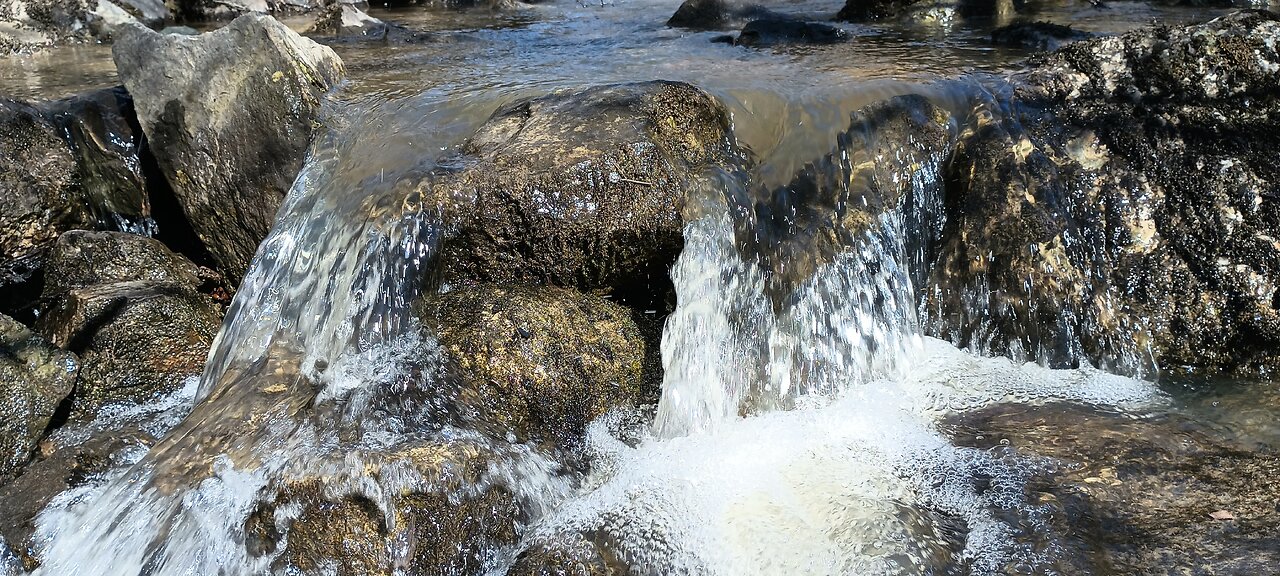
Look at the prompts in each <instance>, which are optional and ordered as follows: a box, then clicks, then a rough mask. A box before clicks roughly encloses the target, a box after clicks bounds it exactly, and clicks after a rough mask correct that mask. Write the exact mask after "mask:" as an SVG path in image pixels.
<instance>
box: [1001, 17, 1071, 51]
mask: <svg viewBox="0 0 1280 576" xmlns="http://www.w3.org/2000/svg"><path fill="white" fill-rule="evenodd" d="M1093 36H1094V35H1093V34H1091V33H1089V32H1084V31H1081V30H1075V29H1072V28H1071V27H1070V26H1063V25H1061V24H1054V23H1052V22H1016V23H1014V24H1009V25H1006V26H1001V27H999V28H996V29H995V30H992V31H991V42H992V43H993V44H998V45H1001V46H1013V47H1015V48H1029V49H1032V50H1057V49H1058V48H1061V47H1063V46H1065V45H1067V44H1070V43H1072V42H1076V41H1079V40H1087V39H1089V38H1092V37H1093Z"/></svg>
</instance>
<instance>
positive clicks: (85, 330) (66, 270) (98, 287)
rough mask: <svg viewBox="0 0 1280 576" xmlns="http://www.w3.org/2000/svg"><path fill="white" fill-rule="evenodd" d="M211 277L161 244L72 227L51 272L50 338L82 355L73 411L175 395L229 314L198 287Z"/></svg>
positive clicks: (87, 414) (54, 254)
mask: <svg viewBox="0 0 1280 576" xmlns="http://www.w3.org/2000/svg"><path fill="white" fill-rule="evenodd" d="M208 277H209V273H208V271H205V270H201V269H200V268H198V267H197V266H195V265H194V264H192V263H191V262H190V261H188V260H186V259H184V258H182V257H181V256H179V255H177V254H174V253H173V252H171V251H169V250H168V249H167V248H165V247H164V245H163V244H160V243H159V242H158V241H156V240H152V239H150V238H144V237H141V236H134V235H130V234H124V233H119V232H68V233H66V234H63V236H62V237H61V238H59V239H58V243H57V245H56V247H55V248H54V249H53V250H52V251H51V256H50V259H49V263H48V265H47V270H46V283H45V295H44V297H45V299H46V300H47V301H48V302H49V303H50V309H49V311H48V313H47V314H45V315H44V317H42V318H41V319H40V322H39V328H40V331H41V333H42V334H44V335H45V336H46V337H47V338H49V339H50V340H51V341H53V342H54V343H55V344H57V345H58V346H60V347H62V348H65V349H69V350H72V351H75V352H76V353H77V354H79V355H80V356H81V357H82V358H83V359H84V368H83V369H82V370H81V371H80V375H79V379H78V381H77V390H76V395H75V401H74V409H73V415H75V416H76V417H77V418H84V419H90V418H91V416H92V414H93V412H94V411H96V410H97V408H99V407H100V406H102V405H103V404H106V403H112V402H120V401H132V402H140V401H145V400H147V399H149V398H152V397H154V396H155V395H156V394H161V393H169V392H173V391H174V390H176V389H177V388H179V387H180V386H181V385H182V382H183V381H184V380H185V379H186V378H187V377H190V376H192V375H196V374H199V373H200V371H201V369H202V368H203V366H204V361H205V358H206V356H207V355H208V353H209V348H210V346H211V345H212V343H213V338H214V336H215V335H216V334H217V331H218V326H219V325H220V324H221V319H222V311H221V310H220V308H219V307H218V305H217V304H215V303H214V301H213V300H211V299H210V297H209V296H208V295H206V294H202V293H200V292H198V291H197V288H198V287H199V286H200V285H201V284H202V283H203V282H204V281H205V279H206V278H208Z"/></svg>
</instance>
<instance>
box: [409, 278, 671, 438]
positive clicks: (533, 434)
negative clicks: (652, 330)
mask: <svg viewBox="0 0 1280 576" xmlns="http://www.w3.org/2000/svg"><path fill="white" fill-rule="evenodd" d="M417 311H418V315H419V317H421V318H422V321H423V324H424V326H425V327H426V328H427V329H428V330H430V331H432V332H434V334H435V335H436V337H437V338H438V339H439V342H440V344H441V346H442V347H443V348H444V350H445V352H446V354H447V355H448V357H449V359H450V360H451V361H452V362H454V363H456V366H457V371H458V373H459V376H460V377H461V378H462V379H463V381H464V382H465V384H464V385H463V388H462V391H461V392H460V394H459V399H458V402H460V403H461V404H462V405H463V406H465V407H466V409H467V410H469V411H474V412H475V413H477V415H478V417H479V418H480V420H481V421H483V422H485V423H487V424H490V425H493V426H496V430H495V432H496V433H497V436H498V437H504V436H505V435H506V434H507V433H511V434H514V435H515V436H516V438H518V439H528V438H533V439H535V440H542V441H550V442H553V443H555V444H557V445H560V446H567V447H572V446H575V445H577V444H578V443H579V442H580V440H581V437H582V435H583V433H584V431H585V429H586V426H587V424H588V423H590V422H591V420H593V419H595V418H596V417H597V416H600V415H601V414H604V413H605V412H607V411H608V410H610V409H612V408H616V407H620V406H629V405H634V404H636V403H638V401H639V399H640V397H641V392H642V391H641V384H642V382H643V376H644V374H643V369H644V359H645V346H646V343H645V341H644V338H643V336H642V334H641V331H640V328H639V327H638V326H637V325H636V323H635V321H634V320H633V319H632V312H631V311H630V310H628V309H626V308H624V307H622V306H619V305H617V304H615V303H613V302H610V301H608V300H605V299H604V298H601V297H599V296H594V295H586V294H580V293H578V292H575V291H573V290H569V289H564V288H555V287H523V286H512V287H499V286H494V285H485V284H481V285H465V286H459V287H455V288H453V289H451V290H450V291H449V292H446V293H444V294H439V295H435V296H431V297H427V298H424V299H423V300H422V301H421V302H420V303H419V304H418V306H417Z"/></svg>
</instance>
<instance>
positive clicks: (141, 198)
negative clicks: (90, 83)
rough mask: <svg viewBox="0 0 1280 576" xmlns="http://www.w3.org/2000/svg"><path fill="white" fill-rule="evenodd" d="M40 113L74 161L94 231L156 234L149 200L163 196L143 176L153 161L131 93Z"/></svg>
mask: <svg viewBox="0 0 1280 576" xmlns="http://www.w3.org/2000/svg"><path fill="white" fill-rule="evenodd" d="M41 112H42V113H43V114H44V116H45V117H46V118H48V119H49V121H50V123H51V124H53V126H55V127H56V128H57V129H58V132H59V134H61V135H62V137H63V139H64V141H66V143H67V145H68V146H69V147H70V149H71V153H72V155H73V156H75V159H76V167H77V175H78V180H79V184H80V188H81V190H82V192H83V194H84V196H85V200H86V202H88V203H89V207H90V210H91V212H92V214H93V218H94V220H95V222H94V223H93V224H92V226H91V227H92V228H94V229H106V230H125V231H130V232H135V233H141V234H149V233H151V232H153V231H154V227H155V223H154V220H153V219H152V216H153V215H152V210H151V200H150V198H151V196H153V195H156V194H160V193H162V192H164V191H162V190H156V189H155V188H156V183H154V182H152V181H150V180H149V179H148V178H147V175H146V174H145V173H144V171H143V164H144V162H147V161H148V160H149V159H146V158H144V156H145V155H146V154H147V152H146V151H144V150H143V149H144V147H145V146H146V144H145V142H144V139H143V135H142V127H141V126H139V125H138V121H137V117H136V115H135V113H134V109H133V98H132V97H131V96H130V95H129V93H128V92H127V91H125V89H124V88H123V87H115V88H106V89H102V90H95V91H92V92H86V93H84V94H80V95H77V96H72V97H69V98H64V99H62V100H57V101H54V102H50V103H48V104H45V105H43V106H42V107H41Z"/></svg>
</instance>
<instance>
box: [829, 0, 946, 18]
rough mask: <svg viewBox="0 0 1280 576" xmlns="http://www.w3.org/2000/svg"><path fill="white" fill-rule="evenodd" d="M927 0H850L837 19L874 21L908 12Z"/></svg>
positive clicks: (837, 14) (837, 15)
mask: <svg viewBox="0 0 1280 576" xmlns="http://www.w3.org/2000/svg"><path fill="white" fill-rule="evenodd" d="M924 2H925V0H848V2H845V5H844V7H843V8H841V9H840V12H838V13H836V20H843V21H845V22H874V21H877V20H887V19H890V18H896V17H898V16H901V15H903V14H906V13H907V12H908V11H909V10H911V9H913V8H915V7H916V5H917V4H921V3H924Z"/></svg>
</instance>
